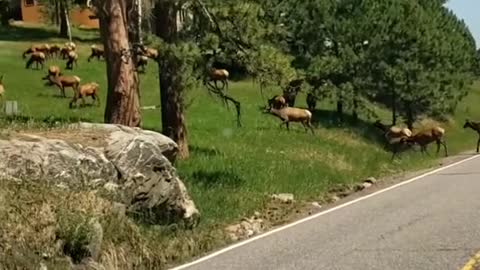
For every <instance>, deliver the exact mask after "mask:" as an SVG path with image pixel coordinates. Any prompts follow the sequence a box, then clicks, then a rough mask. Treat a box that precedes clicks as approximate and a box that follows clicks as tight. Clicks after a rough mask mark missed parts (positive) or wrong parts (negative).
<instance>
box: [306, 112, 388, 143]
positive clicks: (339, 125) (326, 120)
mask: <svg viewBox="0 0 480 270" xmlns="http://www.w3.org/2000/svg"><path fill="white" fill-rule="evenodd" d="M373 123H374V122H373V121H371V122H370V121H367V120H365V119H361V118H358V119H355V118H354V117H353V116H352V115H349V114H344V115H343V116H342V117H339V115H338V114H337V112H336V111H330V110H322V109H317V110H314V111H313V112H312V124H313V125H314V126H315V127H316V128H318V127H322V128H325V129H338V130H342V129H348V130H351V131H353V132H354V133H355V134H357V135H359V136H361V137H363V138H365V139H366V140H368V141H370V142H372V143H375V144H378V145H381V146H382V147H383V146H384V145H385V138H384V137H383V133H382V132H381V131H380V130H379V129H378V128H376V127H375V126H373Z"/></svg>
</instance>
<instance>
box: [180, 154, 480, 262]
mask: <svg viewBox="0 0 480 270" xmlns="http://www.w3.org/2000/svg"><path fill="white" fill-rule="evenodd" d="M479 250H480V158H475V159H472V160H469V161H466V162H464V163H461V164H459V165H456V166H453V167H450V168H447V169H445V170H443V171H440V172H437V173H435V174H431V175H429V176H426V177H424V178H421V179H419V180H417V181H414V182H411V183H409V184H406V185H403V186H400V187H398V188H394V189H391V190H389V191H386V192H383V193H381V194H378V195H375V196H372V197H370V198H368V199H365V200H362V201H359V202H356V203H353V204H351V205H349V206H346V207H343V208H341V209H338V210H335V211H332V212H330V213H327V214H324V215H322V216H319V217H317V218H314V219H311V220H309V221H306V222H304V223H300V224H298V225H296V226H293V227H290V228H287V229H285V230H281V231H278V232H276V233H273V234H270V235H268V236H265V237H263V238H261V239H258V240H255V241H252V242H249V243H247V244H245V245H242V246H239V247H237V248H234V249H232V250H229V251H226V252H224V253H222V254H219V255H218V256H215V257H212V258H210V259H208V260H205V261H203V262H200V263H198V264H194V265H191V266H189V267H186V268H182V269H188V270H214V269H219V270H220V269H221V270H240V269H242V270H243V269H262V270H270V269H271V270H282V269H289V270H293V269H302V270H308V269H316V270H319V269H321V270H323V269H325V270H327V269H328V270H329V269H332V270H333V269H335V270H347V269H356V270H367V269H382V270H385V269H389V270H397V269H398V270H409V269H415V270H423V269H425V270H442V269H448V270H458V269H461V268H462V267H463V265H464V264H465V263H466V262H467V261H468V260H469V259H470V257H472V255H473V254H475V253H476V252H477V251H479Z"/></svg>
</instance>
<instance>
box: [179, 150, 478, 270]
mask: <svg viewBox="0 0 480 270" xmlns="http://www.w3.org/2000/svg"><path fill="white" fill-rule="evenodd" d="M478 157H480V155H475V156H472V157H469V158H466V159H462V160H460V161H457V162H455V163H452V164H450V165H447V166H444V167H440V168H438V169H435V170H433V171H430V172H427V173H424V174H422V175H419V176H416V177H414V178H411V179H408V180H405V181H403V182H400V183H398V184H395V185H393V186H390V187H387V188H384V189H382V190H379V191H376V192H374V193H371V194H368V195H365V196H363V197H360V198H357V199H355V200H352V201H349V202H346V203H344V204H341V205H338V206H335V207H332V208H330V209H327V210H325V211H323V212H320V213H317V214H315V215H312V216H309V217H306V218H304V219H300V220H298V221H295V222H293V223H290V224H287V225H285V226H282V227H278V228H276V229H274V230H271V231H268V232H265V233H263V234H259V235H257V236H255V237H252V238H249V239H247V240H245V241H241V242H238V243H237V244H233V245H231V246H228V247H226V248H223V249H221V250H218V251H216V252H213V253H211V254H209V255H206V256H204V257H201V258H199V259H197V260H195V261H192V262H189V263H186V264H183V265H180V266H177V267H175V268H171V269H170V270H181V269H185V268H187V267H190V266H193V265H195V264H199V263H201V262H204V261H206V260H209V259H211V258H213V257H216V256H218V255H220V254H222V253H225V252H228V251H230V250H232V249H235V248H238V247H241V246H243V245H246V244H248V243H251V242H253V241H256V240H259V239H261V238H263V237H266V236H269V235H272V234H274V233H277V232H280V231H283V230H286V229H288V228H291V227H293V226H296V225H298V224H301V223H304V222H307V221H309V220H312V219H315V218H318V217H321V216H323V215H326V214H328V213H330V212H333V211H336V210H339V209H342V208H344V207H347V206H349V205H352V204H355V203H358V202H360V201H363V200H366V199H368V198H371V197H373V196H376V195H379V194H382V193H384V192H387V191H389V190H392V189H395V188H398V187H401V186H403V185H406V184H410V183H412V182H415V181H417V180H419V179H422V178H424V177H426V176H429V175H432V174H435V173H437V172H440V171H443V170H446V169H448V168H451V167H454V166H457V165H460V164H462V163H464V162H467V161H470V160H473V159H476V158H478Z"/></svg>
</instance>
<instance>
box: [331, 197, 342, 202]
mask: <svg viewBox="0 0 480 270" xmlns="http://www.w3.org/2000/svg"><path fill="white" fill-rule="evenodd" d="M339 200H340V197H338V196H337V195H333V196H332V201H333V202H337V201H339Z"/></svg>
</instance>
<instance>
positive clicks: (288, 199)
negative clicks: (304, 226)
mask: <svg viewBox="0 0 480 270" xmlns="http://www.w3.org/2000/svg"><path fill="white" fill-rule="evenodd" d="M271 198H272V199H274V200H278V201H280V202H282V203H292V202H294V196H293V194H291V193H280V194H273V195H272V196H271Z"/></svg>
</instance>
